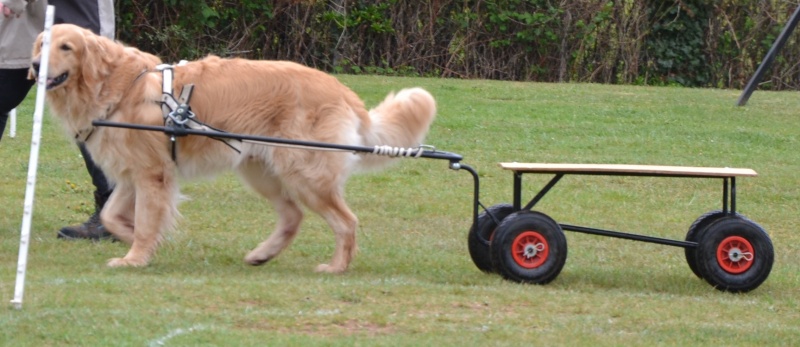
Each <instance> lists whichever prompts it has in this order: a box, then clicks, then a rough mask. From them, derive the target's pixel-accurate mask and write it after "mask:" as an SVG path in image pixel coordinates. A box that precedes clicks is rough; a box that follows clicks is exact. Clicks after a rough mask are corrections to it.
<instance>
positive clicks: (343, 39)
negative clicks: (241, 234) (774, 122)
mask: <svg viewBox="0 0 800 347" xmlns="http://www.w3.org/2000/svg"><path fill="white" fill-rule="evenodd" d="M116 4H117V5H116V6H117V13H118V23H117V29H118V38H119V39H120V40H122V41H123V42H126V43H128V44H130V45H133V46H136V47H139V48H141V49H143V50H146V51H149V52H152V53H156V54H158V55H160V56H162V57H163V58H164V59H165V60H166V61H177V60H180V59H194V58H199V57H202V56H205V55H207V54H217V55H220V56H239V57H246V58H254V59H284V60H292V61H296V62H300V63H303V64H306V65H310V66H314V67H316V68H319V69H323V70H326V71H331V72H342V73H370V74H388V75H408V76H437V77H456V78H483V79H499V80H516V81H540V82H592V83H612V84H640V85H673V84H676V85H683V86H692V87H714V88H742V87H743V86H744V85H745V84H746V83H747V81H748V80H749V78H750V76H752V74H753V72H754V71H755V69H756V68H757V67H758V65H759V64H760V62H761V60H762V59H763V57H764V55H765V54H766V52H767V51H768V50H769V48H770V46H771V45H772V43H773V42H774V40H775V38H776V37H777V36H778V34H779V33H780V31H781V30H782V28H783V26H784V25H785V24H786V22H787V21H788V19H789V17H790V16H791V14H792V13H793V12H794V9H795V8H796V7H797V6H798V1H767V0H759V1H742V0H719V1H712V0H679V1H634V0H621V1H601V0H494V1H472V0H461V1H454V0H422V1H416V0H415V1H411V0H384V1H376V0H350V1H347V0H330V1H315V0H278V1H262V0H244V1H228V0H205V1H196V0H122V1H117V2H116ZM796 37H797V34H795V35H792V37H791V38H790V39H789V41H788V42H787V44H786V46H785V47H784V49H783V50H782V52H781V54H780V56H778V57H777V59H776V60H775V62H774V63H773V65H772V68H771V69H770V71H768V73H767V75H766V76H765V78H764V83H762V88H764V89H772V90H782V89H798V83H800V82H798V75H799V74H800V72H799V71H798V61H800V44H799V43H798V40H797V39H796Z"/></svg>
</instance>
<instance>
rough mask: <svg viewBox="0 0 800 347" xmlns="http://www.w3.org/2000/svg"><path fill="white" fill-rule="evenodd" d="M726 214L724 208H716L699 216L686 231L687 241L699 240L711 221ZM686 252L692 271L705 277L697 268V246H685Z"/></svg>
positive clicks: (698, 275)
mask: <svg viewBox="0 0 800 347" xmlns="http://www.w3.org/2000/svg"><path fill="white" fill-rule="evenodd" d="M726 215H727V214H726V213H725V212H722V210H716V211H711V212H708V213H706V214H704V215H702V216H700V217H698V218H697V219H696V220H695V221H694V223H692V225H691V226H690V227H689V231H688V232H686V241H690V242H697V236H698V235H699V234H701V233H702V232H703V230H705V229H706V228H707V227H708V226H709V225H711V223H714V222H716V221H717V220H718V219H720V218H722V217H725V216H726ZM684 253H685V254H686V262H687V263H688V264H689V268H690V269H692V272H693V273H694V274H695V275H696V276H697V277H700V278H703V276H702V275H701V274H700V271H699V270H697V261H696V259H697V256H696V254H697V248H684Z"/></svg>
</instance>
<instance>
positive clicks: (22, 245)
mask: <svg viewBox="0 0 800 347" xmlns="http://www.w3.org/2000/svg"><path fill="white" fill-rule="evenodd" d="M54 13H55V7H53V6H52V5H48V6H47V12H46V13H45V20H44V37H43V38H42V60H41V62H40V66H41V67H40V68H39V76H38V78H37V81H38V82H37V87H36V89H37V90H36V109H35V110H34V112H33V135H32V137H31V157H30V161H29V162H28V184H27V186H26V187H25V207H24V208H25V210H24V213H23V215H22V230H21V232H20V240H19V262H18V263H17V283H16V286H15V287H14V300H11V303H12V304H13V305H14V308H16V309H18V310H19V309H21V308H22V293H23V292H24V291H25V268H26V266H27V265H28V244H29V242H30V236H31V217H33V193H34V187H35V186H36V166H37V165H38V163H39V139H40V138H41V137H42V115H43V114H44V97H45V93H46V90H47V86H46V85H47V66H48V65H49V61H50V28H51V27H52V26H53V15H54Z"/></svg>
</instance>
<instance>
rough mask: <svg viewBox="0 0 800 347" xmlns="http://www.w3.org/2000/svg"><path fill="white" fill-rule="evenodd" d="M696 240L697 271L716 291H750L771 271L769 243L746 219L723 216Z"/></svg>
mask: <svg viewBox="0 0 800 347" xmlns="http://www.w3.org/2000/svg"><path fill="white" fill-rule="evenodd" d="M697 238H698V240H697V254H696V260H697V270H698V271H699V272H700V273H701V275H702V276H701V277H702V278H703V279H705V280H706V282H708V283H709V284H711V285H712V286H714V287H715V288H717V289H719V290H722V291H727V292H734V293H740V292H748V291H751V290H753V289H756V288H757V287H758V286H759V285H761V283H763V282H764V281H765V280H766V279H767V276H769V272H770V270H772V263H773V261H774V258H775V254H774V250H773V247H772V241H771V240H770V238H769V236H768V235H767V233H766V232H765V231H764V229H762V228H761V227H760V226H759V225H758V224H756V223H754V222H752V221H750V220H748V219H746V218H743V217H739V216H729V217H723V218H721V219H719V220H717V222H715V223H713V224H711V225H709V226H708V228H707V229H706V230H705V231H703V232H701V233H700V234H699V235H698V237H697Z"/></svg>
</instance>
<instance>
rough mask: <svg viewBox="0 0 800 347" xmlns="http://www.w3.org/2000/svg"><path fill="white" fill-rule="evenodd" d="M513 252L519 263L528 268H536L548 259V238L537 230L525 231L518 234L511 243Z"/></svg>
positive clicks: (515, 259)
mask: <svg viewBox="0 0 800 347" xmlns="http://www.w3.org/2000/svg"><path fill="white" fill-rule="evenodd" d="M511 254H512V255H513V257H514V261H515V262H516V263H517V265H519V266H522V267H524V268H526V269H534V268H537V267H539V266H541V265H542V264H544V262H545V261H546V260H547V255H548V254H550V247H549V246H548V245H547V240H546V239H545V238H544V236H542V234H539V233H537V232H535V231H525V232H522V233H520V234H519V235H517V237H516V238H515V239H514V242H513V243H512V244H511Z"/></svg>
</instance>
